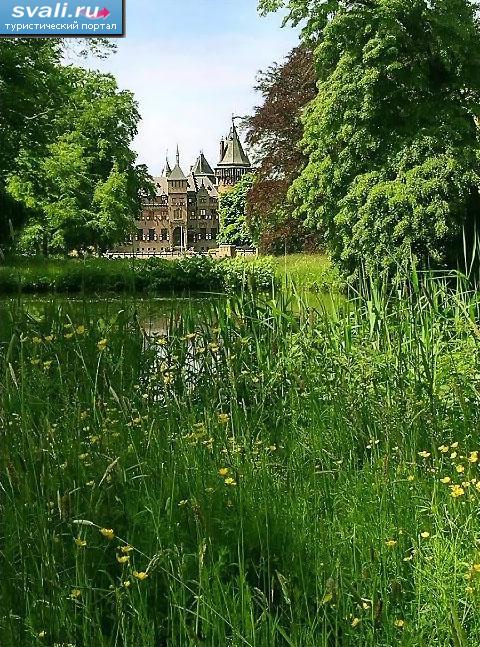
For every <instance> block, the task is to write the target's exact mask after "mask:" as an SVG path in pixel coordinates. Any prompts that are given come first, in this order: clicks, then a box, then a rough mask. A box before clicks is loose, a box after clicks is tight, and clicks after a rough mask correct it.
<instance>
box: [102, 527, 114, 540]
mask: <svg viewBox="0 0 480 647" xmlns="http://www.w3.org/2000/svg"><path fill="white" fill-rule="evenodd" d="M100 533H101V534H102V535H103V536H104V537H105V539H108V540H109V541H111V540H112V539H114V538H115V533H114V532H113V530H112V529H111V528H101V529H100Z"/></svg>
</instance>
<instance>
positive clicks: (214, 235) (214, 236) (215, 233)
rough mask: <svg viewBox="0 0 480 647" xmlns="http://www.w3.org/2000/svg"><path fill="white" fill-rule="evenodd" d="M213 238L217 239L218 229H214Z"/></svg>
mask: <svg viewBox="0 0 480 647" xmlns="http://www.w3.org/2000/svg"><path fill="white" fill-rule="evenodd" d="M212 240H217V230H216V229H212Z"/></svg>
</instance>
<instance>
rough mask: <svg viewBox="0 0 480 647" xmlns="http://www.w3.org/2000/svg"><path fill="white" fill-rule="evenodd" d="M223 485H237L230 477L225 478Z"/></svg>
mask: <svg viewBox="0 0 480 647" xmlns="http://www.w3.org/2000/svg"><path fill="white" fill-rule="evenodd" d="M225 485H237V482H236V481H235V480H234V479H232V477H230V478H228V479H225Z"/></svg>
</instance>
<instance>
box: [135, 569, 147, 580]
mask: <svg viewBox="0 0 480 647" xmlns="http://www.w3.org/2000/svg"><path fill="white" fill-rule="evenodd" d="M133 577H134V578H135V579H137V580H140V582H143V580H146V579H147V577H148V573H145V571H140V572H139V571H133Z"/></svg>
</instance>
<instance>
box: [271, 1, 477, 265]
mask: <svg viewBox="0 0 480 647" xmlns="http://www.w3.org/2000/svg"><path fill="white" fill-rule="evenodd" d="M280 6H283V7H285V8H287V9H288V11H289V19H290V20H292V21H293V22H294V23H296V24H299V23H302V24H303V26H304V32H303V33H304V37H305V38H307V39H309V40H312V39H313V40H315V41H316V42H317V43H319V44H318V46H317V49H316V64H317V75H318V79H319V84H318V88H319V93H318V96H317V98H316V99H315V100H314V101H313V102H312V103H311V104H310V106H309V108H308V110H307V113H306V116H305V119H304V128H305V132H304V139H303V145H304V150H305V152H306V153H307V155H308V158H309V161H308V164H307V166H306V168H305V170H304V171H303V173H302V175H301V176H300V178H299V179H298V180H297V181H296V183H295V185H294V194H295V199H296V203H297V208H298V210H299V212H300V213H302V214H303V215H304V217H305V218H306V220H307V222H309V223H310V225H311V226H312V227H318V226H320V227H321V228H324V229H325V232H326V241H327V243H328V246H329V248H330V250H331V253H332V256H333V258H334V259H335V260H336V261H337V262H338V263H339V264H340V266H341V267H342V268H343V269H344V271H345V272H347V273H354V272H355V271H356V270H357V268H358V267H359V266H360V265H361V264H362V263H363V264H365V265H367V267H371V268H374V267H375V268H378V267H381V268H388V269H392V268H395V267H396V265H397V264H398V263H399V262H402V261H403V260H404V259H406V258H407V257H408V256H409V255H410V254H413V255H414V256H415V257H417V258H418V259H420V260H421V261H422V262H424V263H431V264H435V265H437V266H449V265H452V264H454V263H456V262H457V260H458V258H459V257H460V256H461V254H462V240H463V233H464V230H465V232H466V235H467V238H468V237H469V236H471V235H472V232H473V230H474V227H475V224H476V220H477V214H478V212H479V207H480V201H479V189H478V187H479V173H478V164H479V150H480V149H479V141H478V128H477V123H476V122H477V119H478V114H479V110H480V109H479V106H480V29H479V22H478V19H477V14H476V10H477V7H476V3H475V2H473V1H470V0H349V1H346V0H286V1H285V2H283V1H281V0H280V1H277V0H262V1H261V2H260V8H261V9H262V10H263V11H269V10H274V9H278V8H279V7H280Z"/></svg>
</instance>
